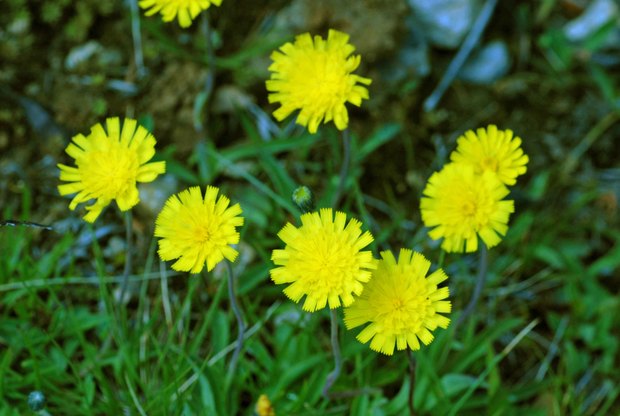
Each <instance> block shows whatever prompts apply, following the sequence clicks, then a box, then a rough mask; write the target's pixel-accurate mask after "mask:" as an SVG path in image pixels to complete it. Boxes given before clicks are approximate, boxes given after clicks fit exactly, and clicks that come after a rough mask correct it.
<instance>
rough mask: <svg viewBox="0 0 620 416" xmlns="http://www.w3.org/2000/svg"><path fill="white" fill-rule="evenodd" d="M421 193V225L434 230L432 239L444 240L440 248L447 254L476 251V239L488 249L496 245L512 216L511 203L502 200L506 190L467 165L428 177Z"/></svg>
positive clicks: (487, 174) (493, 178)
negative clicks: (480, 239) (422, 223)
mask: <svg viewBox="0 0 620 416" xmlns="http://www.w3.org/2000/svg"><path fill="white" fill-rule="evenodd" d="M423 193H424V196H423V197H422V200H421V202H420V209H421V211H422V221H423V222H424V225H426V226H427V227H435V228H433V229H432V230H431V231H430V232H429V235H430V236H431V238H433V239H435V240H437V239H440V238H442V237H443V238H444V240H443V243H442V245H441V247H442V248H443V249H444V250H445V251H447V252H463V251H467V252H472V251H476V250H477V249H478V236H480V238H482V241H484V243H485V244H486V245H487V247H493V246H495V245H497V244H499V242H500V241H501V237H500V236H503V235H505V234H506V231H507V230H508V225H507V224H508V218H509V217H510V213H512V212H514V202H513V201H504V200H502V198H504V197H505V196H506V195H508V189H507V188H506V186H504V184H503V183H502V182H501V181H500V180H499V179H498V178H497V176H496V175H494V174H493V173H491V172H485V173H484V174H482V175H478V174H476V173H475V172H474V169H473V168H472V167H471V166H469V165H462V164H458V163H450V164H448V165H446V166H445V167H444V168H443V170H442V171H441V172H435V173H434V174H433V175H432V176H431V177H430V179H429V180H428V183H427V184H426V188H425V189H424V192H423Z"/></svg>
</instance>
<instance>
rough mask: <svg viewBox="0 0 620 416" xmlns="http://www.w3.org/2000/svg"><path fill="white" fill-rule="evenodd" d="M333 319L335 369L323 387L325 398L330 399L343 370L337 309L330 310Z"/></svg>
mask: <svg viewBox="0 0 620 416" xmlns="http://www.w3.org/2000/svg"><path fill="white" fill-rule="evenodd" d="M329 313H330V315H329V316H330V318H331V342H332V352H333V353H334V369H333V370H332V372H331V373H329V375H328V376H327V380H325V385H324V386H323V397H325V398H329V391H330V389H331V388H332V386H333V385H334V383H335V382H336V380H337V379H338V377H340V371H341V370H342V355H341V354H340V343H339V341H338V312H337V310H336V309H330V310H329Z"/></svg>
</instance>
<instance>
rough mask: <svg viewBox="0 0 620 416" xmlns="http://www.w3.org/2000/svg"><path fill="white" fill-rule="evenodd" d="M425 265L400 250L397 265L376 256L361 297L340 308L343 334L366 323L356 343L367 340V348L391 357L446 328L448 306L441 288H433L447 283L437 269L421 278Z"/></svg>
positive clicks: (427, 264)
mask: <svg viewBox="0 0 620 416" xmlns="http://www.w3.org/2000/svg"><path fill="white" fill-rule="evenodd" d="M430 265H431V263H430V262H429V261H428V260H427V259H426V258H425V257H424V256H423V255H422V254H420V253H416V252H413V251H411V250H408V249H401V250H400V253H399V255H398V262H397V261H396V259H395V258H394V255H393V254H392V252H390V251H384V252H382V253H381V260H379V261H378V265H377V269H376V270H375V271H374V272H373V273H372V278H371V279H370V281H369V282H368V283H367V284H366V286H365V288H364V292H363V293H362V294H361V296H359V297H358V298H356V300H355V302H353V304H352V305H351V306H349V307H347V308H345V309H344V323H345V325H346V327H347V328H348V329H352V328H356V327H358V326H360V325H364V324H368V325H367V326H366V327H365V328H364V329H363V330H362V332H360V333H359V335H358V336H357V339H358V340H359V341H360V342H361V343H364V344H365V343H367V342H368V341H370V348H371V349H372V350H373V351H377V352H380V353H383V354H387V355H392V354H393V353H394V348H396V349H397V350H404V349H407V348H410V349H411V350H414V351H415V350H418V349H419V348H420V341H422V343H423V344H424V345H428V344H429V343H430V342H431V341H432V340H433V334H432V331H434V330H435V329H437V327H439V328H447V327H448V324H449V323H450V319H448V318H446V317H445V316H443V315H441V314H442V313H449V312H450V311H451V309H452V305H451V303H450V301H449V300H446V299H447V298H448V295H449V290H448V288H447V287H443V288H438V287H437V285H439V283H441V282H443V281H444V280H446V279H447V278H448V276H446V274H445V273H444V272H443V270H441V269H438V270H436V271H434V272H433V273H431V275H430V276H428V277H426V273H427V272H428V270H429V268H430Z"/></svg>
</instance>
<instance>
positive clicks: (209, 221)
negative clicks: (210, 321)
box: [155, 186, 243, 273]
mask: <svg viewBox="0 0 620 416" xmlns="http://www.w3.org/2000/svg"><path fill="white" fill-rule="evenodd" d="M218 192H219V189H218V188H216V187H213V186H207V191H206V193H205V195H204V199H203V197H202V192H201V190H200V188H199V187H198V186H193V187H191V188H189V189H186V190H185V191H183V192H180V193H178V194H176V195H172V196H171V197H170V198H168V200H167V201H166V204H165V205H164V208H163V209H162V210H161V212H160V213H159V215H158V216H157V219H156V220H155V237H159V238H161V239H160V240H159V250H158V253H159V257H161V259H162V260H164V261H168V260H175V259H178V260H177V261H176V262H175V263H174V264H173V265H172V268H173V269H174V270H178V271H183V272H187V271H189V272H190V273H200V271H201V270H202V268H203V267H204V265H205V263H206V265H207V270H208V271H211V270H213V268H214V267H215V265H216V264H218V263H219V262H220V261H222V260H224V258H226V259H227V260H229V261H235V258H237V254H239V253H238V252H237V250H235V249H234V248H232V247H231V246H230V244H237V243H238V242H239V233H238V232H237V230H236V228H235V227H238V226H241V225H243V217H240V216H239V214H241V207H240V206H239V204H235V205H233V206H232V207H229V206H228V205H229V204H230V200H229V199H228V198H226V197H225V196H224V195H220V196H219V198H218V196H217V194H218Z"/></svg>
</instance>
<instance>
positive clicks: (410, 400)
mask: <svg viewBox="0 0 620 416" xmlns="http://www.w3.org/2000/svg"><path fill="white" fill-rule="evenodd" d="M407 361H408V362H409V395H408V396H407V405H408V406H409V415H410V416H413V415H414V407H413V402H414V400H413V399H414V391H415V358H413V353H412V352H411V350H410V349H409V348H407Z"/></svg>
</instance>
